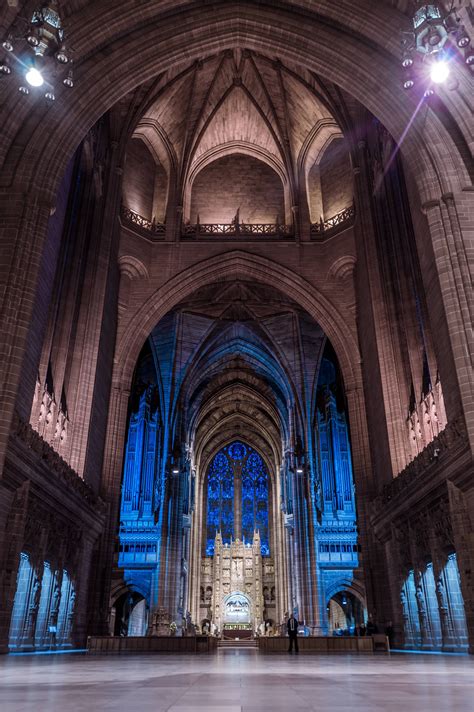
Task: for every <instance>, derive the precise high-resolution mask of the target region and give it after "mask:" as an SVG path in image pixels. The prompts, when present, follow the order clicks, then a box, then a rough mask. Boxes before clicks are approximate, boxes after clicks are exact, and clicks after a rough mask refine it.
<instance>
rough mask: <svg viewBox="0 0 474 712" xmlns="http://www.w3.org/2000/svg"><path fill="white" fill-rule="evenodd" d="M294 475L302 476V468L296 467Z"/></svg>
mask: <svg viewBox="0 0 474 712" xmlns="http://www.w3.org/2000/svg"><path fill="white" fill-rule="evenodd" d="M296 474H297V475H302V474H303V468H302V467H298V468H297V469H296Z"/></svg>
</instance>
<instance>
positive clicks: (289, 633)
mask: <svg viewBox="0 0 474 712" xmlns="http://www.w3.org/2000/svg"><path fill="white" fill-rule="evenodd" d="M292 623H293V624H294V626H293V628H294V629H293V630H292V629H291V628H292ZM298 626H299V623H298V621H297V620H296V618H289V619H288V623H287V624H286V627H287V630H288V635H295V636H296V635H298Z"/></svg>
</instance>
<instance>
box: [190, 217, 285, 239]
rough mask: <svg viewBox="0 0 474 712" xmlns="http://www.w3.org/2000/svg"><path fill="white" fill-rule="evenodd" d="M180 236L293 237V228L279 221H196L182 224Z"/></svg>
mask: <svg viewBox="0 0 474 712" xmlns="http://www.w3.org/2000/svg"><path fill="white" fill-rule="evenodd" d="M182 236H183V237H184V238H188V239H199V238H202V237H204V238H206V237H230V238H234V239H246V238H249V239H253V238H259V237H269V238H273V239H275V238H277V239H285V238H291V237H293V228H292V227H291V226H289V225H280V224H279V223H256V224H251V223H241V222H238V221H237V220H233V221H232V222H231V223H196V224H195V225H183V231H182Z"/></svg>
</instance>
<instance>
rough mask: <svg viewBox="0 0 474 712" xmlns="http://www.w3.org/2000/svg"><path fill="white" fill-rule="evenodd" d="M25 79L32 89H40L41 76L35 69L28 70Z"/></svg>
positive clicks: (42, 80)
mask: <svg viewBox="0 0 474 712" xmlns="http://www.w3.org/2000/svg"><path fill="white" fill-rule="evenodd" d="M25 79H26V81H27V82H28V84H29V85H30V86H32V87H40V86H41V85H42V84H43V82H44V79H43V75H42V74H41V72H40V71H39V70H38V69H36V67H31V68H30V69H28V71H27V72H26V74H25Z"/></svg>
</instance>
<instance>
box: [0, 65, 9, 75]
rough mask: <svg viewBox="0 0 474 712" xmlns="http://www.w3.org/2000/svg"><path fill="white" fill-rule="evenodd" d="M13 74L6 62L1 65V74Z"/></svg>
mask: <svg viewBox="0 0 474 712" xmlns="http://www.w3.org/2000/svg"><path fill="white" fill-rule="evenodd" d="M11 72H12V70H11V67H10V65H8V64H7V63H6V62H2V63H1V64H0V74H11Z"/></svg>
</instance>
